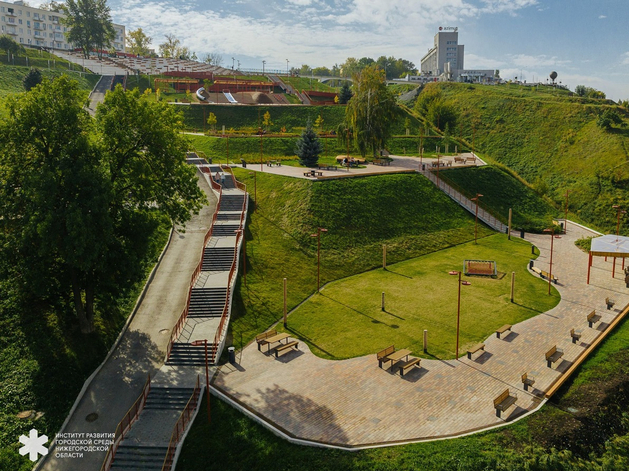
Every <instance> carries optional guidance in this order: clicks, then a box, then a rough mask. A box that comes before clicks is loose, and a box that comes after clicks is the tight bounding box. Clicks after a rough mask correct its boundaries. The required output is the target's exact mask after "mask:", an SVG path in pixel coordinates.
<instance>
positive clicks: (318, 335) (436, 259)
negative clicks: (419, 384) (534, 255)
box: [287, 234, 560, 359]
mask: <svg viewBox="0 0 629 471" xmlns="http://www.w3.org/2000/svg"><path fill="white" fill-rule="evenodd" d="M530 247H531V246H530V244H529V243H528V242H526V241H522V240H521V239H512V240H511V241H509V240H508V239H507V236H506V235H503V234H497V235H494V236H491V237H486V238H484V239H481V240H479V242H478V245H476V244H474V242H468V243H466V244H463V245H459V246H456V247H452V248H449V249H445V250H441V251H438V252H434V253H431V254H428V255H424V256H422V257H419V258H415V259H412V260H407V261H404V262H400V263H397V264H395V265H393V266H390V267H389V268H388V269H387V270H383V269H382V268H380V269H377V270H372V271H369V272H366V273H361V274H359V275H354V276H351V277H348V278H345V279H343V280H339V281H336V282H333V283H330V284H329V285H327V286H325V288H324V289H323V290H322V291H321V294H320V295H315V296H313V297H311V298H310V299H309V300H308V301H307V302H306V303H304V304H303V305H301V306H300V307H299V308H297V309H296V310H295V311H294V312H293V313H292V314H291V316H290V317H289V322H288V329H287V331H288V332H291V333H292V334H293V335H295V336H297V337H299V338H301V339H303V340H305V341H306V342H307V343H308V345H309V346H310V348H311V349H312V351H313V352H314V353H315V354H317V355H319V356H322V357H324V358H329V359H342V358H350V357H355V356H361V355H368V354H372V353H376V352H377V351H379V350H381V349H384V348H386V347H388V346H389V345H392V344H395V346H396V347H397V348H408V349H410V350H412V351H413V354H415V355H419V356H423V357H427V358H430V357H437V358H441V359H447V358H454V356H455V354H454V352H455V341H456V315H457V290H458V277H457V276H453V275H450V274H449V271H451V270H461V269H462V267H463V261H464V260H466V259H480V260H495V261H496V262H497V266H498V270H499V272H500V273H499V275H498V277H496V278H491V277H485V276H463V279H464V281H469V282H471V285H464V286H462V289H461V326H460V329H461V331H460V352H461V353H464V352H465V349H466V348H467V347H468V346H471V345H472V344H475V343H478V342H480V341H483V340H484V339H486V338H487V337H488V336H490V335H491V334H492V333H493V332H494V331H495V330H496V329H497V328H499V327H500V326H502V325H504V324H516V323H518V322H521V321H523V320H525V319H528V318H530V317H532V316H535V315H538V314H539V313H540V312H544V311H547V310H548V309H551V308H553V307H554V306H555V305H556V304H557V303H558V302H559V299H560V298H559V294H558V293H557V291H556V290H553V292H552V296H548V294H547V289H548V284H547V283H545V282H544V281H543V280H541V279H539V278H537V277H533V276H532V275H530V274H529V273H528V271H527V270H526V266H527V263H528V261H529V260H530V257H531V249H530ZM511 272H515V273H516V280H517V283H516V286H517V290H516V296H515V302H514V303H511V301H510V286H511ZM382 293H385V310H384V311H383V310H382V308H381V299H382V298H381V296H382ZM424 329H427V330H428V345H429V348H428V354H423V353H422V348H423V344H422V336H423V330H424Z"/></svg>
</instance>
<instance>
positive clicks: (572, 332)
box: [570, 328, 581, 343]
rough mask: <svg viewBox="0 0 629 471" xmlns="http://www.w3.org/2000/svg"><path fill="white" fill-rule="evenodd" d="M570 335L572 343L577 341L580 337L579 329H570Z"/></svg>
mask: <svg viewBox="0 0 629 471" xmlns="http://www.w3.org/2000/svg"><path fill="white" fill-rule="evenodd" d="M570 337H571V338H572V343H577V340H579V339H580V338H581V331H580V330H574V328H572V329H570Z"/></svg>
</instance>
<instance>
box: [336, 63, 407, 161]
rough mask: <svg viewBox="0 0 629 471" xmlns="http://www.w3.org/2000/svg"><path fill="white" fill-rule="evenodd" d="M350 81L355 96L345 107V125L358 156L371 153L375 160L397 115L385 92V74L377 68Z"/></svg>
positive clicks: (363, 71)
mask: <svg viewBox="0 0 629 471" xmlns="http://www.w3.org/2000/svg"><path fill="white" fill-rule="evenodd" d="M353 80H354V87H353V88H354V96H353V97H352V99H351V100H350V101H349V103H348V104H347V108H346V110H345V121H346V123H347V126H348V127H349V128H350V129H352V130H353V133H354V139H355V142H356V144H357V145H358V150H359V151H360V153H361V155H362V156H363V157H365V156H366V154H367V152H368V151H371V153H372V155H373V156H374V157H376V156H377V154H378V152H379V151H380V150H381V149H383V148H384V147H385V145H386V141H387V139H389V138H390V137H391V129H392V125H393V124H394V123H395V120H396V118H397V117H398V114H399V113H398V108H397V105H396V103H395V97H394V95H393V93H391V91H390V90H389V89H388V88H387V83H386V80H385V77H384V71H383V70H380V69H379V68H378V66H377V65H376V64H373V65H370V66H368V67H366V68H365V69H363V70H362V71H361V72H359V73H357V74H355V75H354V76H353Z"/></svg>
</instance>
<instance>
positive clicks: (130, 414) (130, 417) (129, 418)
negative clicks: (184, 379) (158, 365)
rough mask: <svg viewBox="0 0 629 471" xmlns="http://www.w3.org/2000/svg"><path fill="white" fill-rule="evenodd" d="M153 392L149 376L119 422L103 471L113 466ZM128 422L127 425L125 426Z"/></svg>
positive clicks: (104, 461)
mask: <svg viewBox="0 0 629 471" xmlns="http://www.w3.org/2000/svg"><path fill="white" fill-rule="evenodd" d="M150 391H151V375H150V374H149V375H148V378H147V380H146V383H144V387H143V388H142V392H141V393H140V396H139V397H138V398H137V399H136V400H135V402H134V403H133V405H132V406H131V407H130V408H129V410H128V411H127V413H126V414H125V415H124V417H123V418H122V420H121V421H120V422H118V426H117V427H116V433H115V434H114V441H113V443H112V444H111V446H110V447H109V450H107V454H106V455H105V459H104V460H103V464H102V466H101V468H100V469H101V471H109V469H110V468H111V465H112V463H113V461H114V457H115V456H116V451H117V450H118V445H120V442H121V441H122V440H123V439H124V435H125V433H126V432H127V431H128V430H129V428H131V424H132V423H133V422H135V420H136V419H137V417H138V415H140V412H142V409H143V408H144V405H145V404H146V398H147V397H148V395H149V392H150ZM125 421H126V425H125Z"/></svg>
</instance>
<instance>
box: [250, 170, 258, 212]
mask: <svg viewBox="0 0 629 471" xmlns="http://www.w3.org/2000/svg"><path fill="white" fill-rule="evenodd" d="M251 175H253V195H254V198H253V203H254V204H255V205H256V206H257V205H258V179H257V178H256V175H257V174H256V172H249V176H251Z"/></svg>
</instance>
